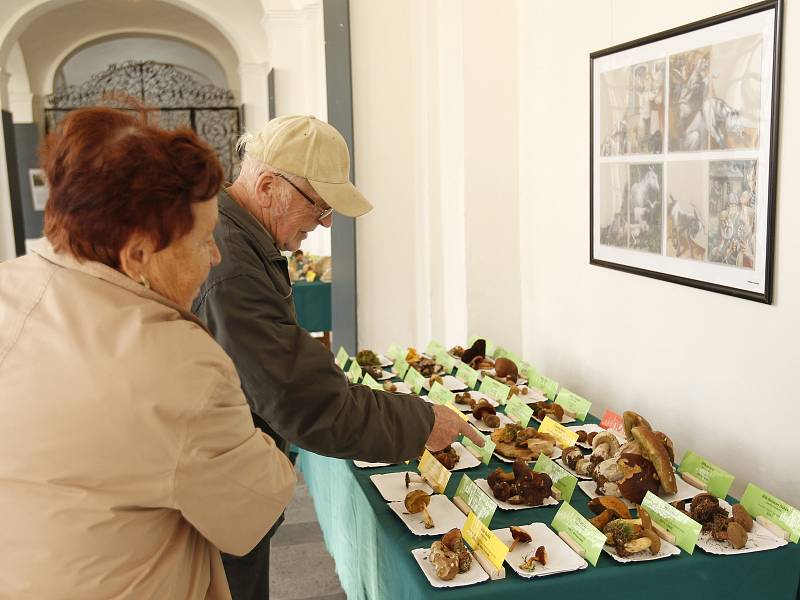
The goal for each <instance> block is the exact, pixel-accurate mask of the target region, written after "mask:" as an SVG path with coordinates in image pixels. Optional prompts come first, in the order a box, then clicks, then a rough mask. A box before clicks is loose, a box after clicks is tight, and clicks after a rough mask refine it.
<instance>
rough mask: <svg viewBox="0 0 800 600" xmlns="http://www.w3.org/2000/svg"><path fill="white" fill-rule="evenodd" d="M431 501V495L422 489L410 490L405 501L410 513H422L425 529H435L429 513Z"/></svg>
mask: <svg viewBox="0 0 800 600" xmlns="http://www.w3.org/2000/svg"><path fill="white" fill-rule="evenodd" d="M430 502H431V497H430V495H429V494H426V493H425V492H423V491H422V490H414V491H412V492H408V494H406V498H405V502H404V504H405V507H406V510H407V511H408V512H409V514H412V515H416V514H419V513H422V522H423V523H424V524H425V529H433V519H432V518H431V515H430V514H429V513H428V504H430Z"/></svg>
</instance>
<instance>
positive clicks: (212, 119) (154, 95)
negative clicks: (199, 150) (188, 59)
mask: <svg viewBox="0 0 800 600" xmlns="http://www.w3.org/2000/svg"><path fill="white" fill-rule="evenodd" d="M117 94H123V95H125V96H127V97H130V98H133V99H135V100H137V101H138V102H141V103H142V104H143V105H144V106H145V107H146V108H147V110H148V111H150V112H152V113H153V115H154V116H155V118H156V120H157V122H158V123H159V124H160V125H161V126H162V127H165V128H167V129H174V128H177V127H190V128H192V129H193V130H194V131H195V132H197V134H198V135H200V136H201V137H202V138H203V139H205V140H206V141H207V142H208V143H209V144H210V145H211V146H212V147H213V148H214V149H215V150H216V151H217V155H218V156H219V159H220V162H221V163H222V166H223V170H224V172H225V176H226V177H227V178H228V179H229V180H232V179H233V177H234V176H235V172H236V169H237V167H238V155H237V153H236V140H237V139H238V137H239V135H240V133H241V114H240V111H239V108H238V107H237V106H235V100H234V96H233V93H232V92H231V91H230V90H228V89H225V88H222V87H219V86H215V85H212V84H202V83H200V82H198V81H197V80H196V79H195V78H194V77H193V76H192V75H191V74H190V73H188V72H187V71H186V70H185V69H181V68H180V67H178V66H176V65H170V64H166V63H161V62H157V61H152V60H150V61H126V62H124V63H120V64H113V65H110V66H109V67H108V68H106V69H105V70H103V71H101V72H99V73H95V74H94V75H92V76H91V77H90V78H89V80H88V81H86V82H84V83H83V84H81V85H69V86H66V87H64V88H62V89H60V90H57V91H56V92H54V93H53V94H50V95H49V96H48V97H47V103H48V107H47V108H45V127H46V130H47V131H51V130H52V129H53V128H55V126H56V125H57V124H58V123H59V121H61V119H63V118H64V117H65V116H66V115H67V114H69V113H70V112H71V111H73V110H75V109H78V108H83V107H87V106H96V105H98V104H110V105H116V106H120V107H124V104H119V103H116V102H114V101H113V100H112V101H110V102H109V100H108V99H109V97H110V96H112V95H117Z"/></svg>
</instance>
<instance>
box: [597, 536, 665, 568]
mask: <svg viewBox="0 0 800 600" xmlns="http://www.w3.org/2000/svg"><path fill="white" fill-rule="evenodd" d="M603 552H605V553H606V554H608V555H609V556H610V557H611V558H613V559H614V560H615V561H617V562H619V563H631V562H648V561H651V560H659V559H660V558H667V557H670V556H677V555H678V554H680V553H681V549H680V548H678V547H677V546H673V545H672V544H670V543H669V542H668V541H666V540H661V549H660V550H659V551H658V554H650V550H645V551H644V552H637V553H636V554H632V555H630V556H626V557H622V556H620V555H619V554H617V551H616V550H615V549H614V546H609V545H608V544H606V545H605V546H603Z"/></svg>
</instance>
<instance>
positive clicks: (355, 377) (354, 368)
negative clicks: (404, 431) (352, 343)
mask: <svg viewBox="0 0 800 600" xmlns="http://www.w3.org/2000/svg"><path fill="white" fill-rule="evenodd" d="M347 374H348V375H350V381H352V382H353V383H358V381H359V380H360V379H361V377H362V376H363V375H364V372H363V371H362V370H361V365H360V364H358V361H357V360H356V359H355V358H354V359H353V360H351V361H350V368H349V369H347Z"/></svg>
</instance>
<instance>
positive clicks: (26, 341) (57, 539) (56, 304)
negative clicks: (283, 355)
mask: <svg viewBox="0 0 800 600" xmlns="http://www.w3.org/2000/svg"><path fill="white" fill-rule="evenodd" d="M294 483H295V476H294V472H293V470H292V467H291V464H290V463H289V461H288V460H287V459H286V457H285V456H284V455H283V454H282V453H281V452H280V451H279V450H278V449H276V447H275V444H274V443H273V441H272V440H271V439H270V438H268V437H267V436H265V435H264V434H263V433H261V432H260V431H259V430H257V429H255V428H254V427H253V422H252V418H251V416H250V410H249V408H248V405H247V403H246V400H245V397H244V395H243V394H242V392H241V389H240V385H239V379H238V377H237V375H236V371H235V369H234V366H233V363H232V362H231V361H230V359H229V358H228V357H227V355H226V354H225V353H224V352H223V350H222V349H221V348H220V347H219V346H218V345H217V344H216V342H214V340H213V339H212V338H211V336H210V335H209V334H208V332H207V331H206V330H205V328H204V327H203V326H202V324H201V323H200V322H199V321H197V320H196V319H195V318H194V317H193V316H192V315H191V314H190V313H188V312H186V311H184V310H182V309H181V308H179V307H178V306H176V305H174V304H172V303H170V302H169V301H168V300H166V299H165V298H163V297H162V296H160V295H158V294H156V293H154V292H152V291H150V290H146V289H145V288H144V287H142V286H141V285H138V284H137V283H135V282H133V281H132V280H130V279H129V278H127V277H125V276H124V275H122V274H121V273H119V272H117V271H115V270H113V269H111V268H109V267H106V266H104V265H101V264H99V263H93V262H87V263H84V264H80V263H78V262H77V261H76V260H74V259H73V258H72V257H70V256H66V255H63V254H58V255H56V254H54V253H53V251H52V248H51V247H50V246H49V244H47V243H46V242H44V241H43V242H40V243H38V245H37V247H36V249H35V251H34V253H33V254H29V255H28V256H25V257H22V258H19V259H16V260H13V261H9V262H6V263H3V264H0V598H14V599H35V600H45V599H46V600H56V599H60V598H65V599H66V598H70V599H72V598H80V599H81V600H91V599H95V598H97V599H99V598H102V599H109V598H137V599H138V598H142V599H151V598H152V599H164V600H173V599H180V600H183V599H218V598H230V593H229V591H228V586H227V583H226V580H225V573H224V571H223V569H222V562H221V560H220V555H219V550H222V551H224V552H228V553H231V554H239V555H241V554H244V553H246V552H248V551H249V550H250V549H251V548H252V547H253V546H254V545H255V544H256V542H257V541H258V540H260V539H261V537H263V535H264V534H265V533H266V532H267V530H268V529H269V528H270V526H271V525H272V524H273V523H274V522H275V520H276V519H277V518H278V516H279V515H280V514H281V512H282V510H283V508H284V507H285V505H286V503H287V502H288V501H289V498H290V496H291V493H292V489H293V487H294ZM218 549H219V550H218Z"/></svg>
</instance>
